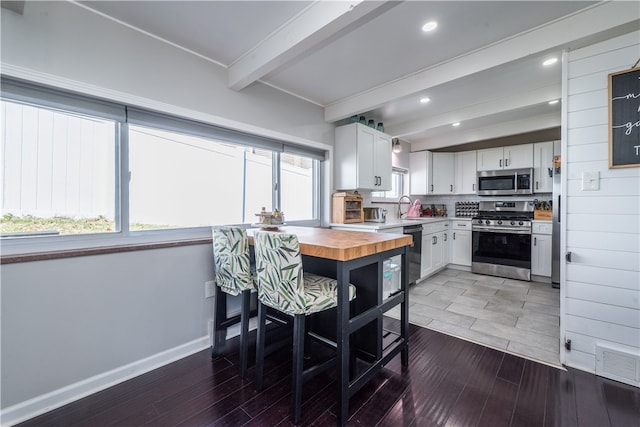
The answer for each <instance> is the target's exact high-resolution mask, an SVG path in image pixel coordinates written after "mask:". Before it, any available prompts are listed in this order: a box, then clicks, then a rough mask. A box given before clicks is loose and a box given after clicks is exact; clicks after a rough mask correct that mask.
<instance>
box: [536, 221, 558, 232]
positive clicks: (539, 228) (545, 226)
mask: <svg viewBox="0 0 640 427" xmlns="http://www.w3.org/2000/svg"><path fill="white" fill-rule="evenodd" d="M531 232H532V233H533V234H552V232H553V224H551V223H550V222H548V223H547V222H534V223H533V224H532V225H531Z"/></svg>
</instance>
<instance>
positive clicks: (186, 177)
mask: <svg viewBox="0 0 640 427" xmlns="http://www.w3.org/2000/svg"><path fill="white" fill-rule="evenodd" d="M129 168H130V170H131V180H130V184H129V194H130V197H129V198H130V221H131V225H130V227H131V229H132V230H145V229H158V228H178V227H197V226H208V225H212V224H241V223H247V224H250V223H252V222H255V216H254V214H255V213H258V212H260V209H261V207H262V206H265V207H267V209H269V210H270V209H271V204H272V202H271V201H272V191H271V188H272V184H271V182H272V153H271V152H270V151H267V150H260V149H254V148H249V147H243V146H239V145H234V144H229V143H223V142H219V141H213V140H209V139H205V138H201V137H195V136H190V135H183V134H179V133H175V132H168V131H164V130H157V129H148V128H143V127H140V126H130V127H129Z"/></svg>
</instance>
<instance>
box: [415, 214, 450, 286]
mask: <svg viewBox="0 0 640 427" xmlns="http://www.w3.org/2000/svg"><path fill="white" fill-rule="evenodd" d="M448 263H449V221H448V220H447V221H440V222H436V223H431V224H423V225H422V258H421V268H420V277H427V276H430V275H431V274H433V273H435V272H436V271H438V270H440V269H442V268H444V267H445V266H446V265H447V264H448Z"/></svg>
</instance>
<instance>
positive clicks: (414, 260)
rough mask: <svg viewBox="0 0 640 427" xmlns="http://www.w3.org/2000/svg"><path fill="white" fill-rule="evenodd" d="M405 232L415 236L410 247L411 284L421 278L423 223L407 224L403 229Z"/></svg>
mask: <svg viewBox="0 0 640 427" xmlns="http://www.w3.org/2000/svg"><path fill="white" fill-rule="evenodd" d="M402 232H403V233H404V234H410V235H411V236H412V237H413V246H410V247H409V253H408V254H407V259H408V260H409V284H410V285H411V284H414V283H415V282H416V280H418V279H419V278H420V269H421V262H422V261H421V258H422V224H416V225H407V226H405V227H404V228H403V229H402Z"/></svg>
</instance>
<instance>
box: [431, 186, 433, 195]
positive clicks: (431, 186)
mask: <svg viewBox="0 0 640 427" xmlns="http://www.w3.org/2000/svg"><path fill="white" fill-rule="evenodd" d="M431 192H432V193H433V184H431Z"/></svg>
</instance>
